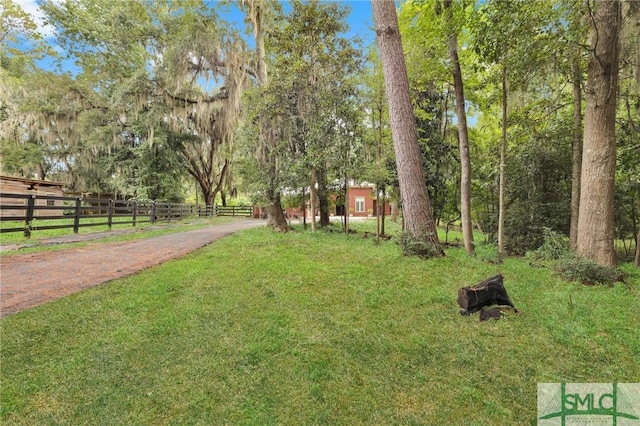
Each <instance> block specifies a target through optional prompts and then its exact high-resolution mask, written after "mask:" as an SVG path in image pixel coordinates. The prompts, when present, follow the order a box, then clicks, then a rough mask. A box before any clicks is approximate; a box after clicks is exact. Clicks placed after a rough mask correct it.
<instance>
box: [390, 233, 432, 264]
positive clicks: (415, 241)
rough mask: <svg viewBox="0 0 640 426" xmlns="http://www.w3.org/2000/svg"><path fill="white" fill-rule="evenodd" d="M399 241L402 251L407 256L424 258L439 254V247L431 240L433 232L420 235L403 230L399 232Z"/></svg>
mask: <svg viewBox="0 0 640 426" xmlns="http://www.w3.org/2000/svg"><path fill="white" fill-rule="evenodd" d="M399 237H400V238H399V242H398V244H400V246H401V247H402V252H403V253H404V254H405V255H406V256H420V257H424V258H429V257H434V256H437V255H438V253H439V250H438V247H436V246H435V245H434V244H433V243H432V242H431V238H430V237H431V233H429V232H423V233H421V234H420V235H418V236H415V235H413V234H411V233H410V232H408V231H402V232H400V234H399Z"/></svg>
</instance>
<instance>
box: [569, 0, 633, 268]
mask: <svg viewBox="0 0 640 426" xmlns="http://www.w3.org/2000/svg"><path fill="white" fill-rule="evenodd" d="M593 6H594V8H595V10H594V11H593V16H592V17H591V19H590V22H591V24H592V28H591V33H590V45H591V50H590V54H591V55H590V58H589V68H588V77H587V90H586V98H587V108H586V111H585V117H584V123H585V125H584V139H583V156H582V184H581V190H580V193H581V194H580V216H579V218H578V239H577V250H578V254H579V255H581V256H583V257H586V258H588V259H591V260H593V261H595V262H597V263H599V264H600V265H603V266H611V267H613V266H616V265H617V259H616V252H615V248H614V237H615V232H614V219H615V211H614V193H615V167H616V133H615V118H616V95H617V93H616V92H617V88H618V67H619V64H618V62H619V55H620V26H621V22H622V13H621V2H620V1H618V0H602V1H598V2H594V3H593Z"/></svg>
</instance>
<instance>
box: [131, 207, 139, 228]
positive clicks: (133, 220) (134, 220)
mask: <svg viewBox="0 0 640 426" xmlns="http://www.w3.org/2000/svg"><path fill="white" fill-rule="evenodd" d="M137 218H138V203H137V202H135V201H134V202H133V211H132V217H131V224H132V225H133V226H134V227H135V226H136V219H137Z"/></svg>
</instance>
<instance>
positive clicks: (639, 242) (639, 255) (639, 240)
mask: <svg viewBox="0 0 640 426" xmlns="http://www.w3.org/2000/svg"><path fill="white" fill-rule="evenodd" d="M636 194H637V201H636V206H635V208H634V209H633V235H635V236H636V256H635V261H634V264H635V266H636V268H638V267H640V231H638V227H637V226H636V223H637V222H638V208H640V183H639V184H638V185H637V192H636Z"/></svg>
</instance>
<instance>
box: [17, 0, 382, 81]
mask: <svg viewBox="0 0 640 426" xmlns="http://www.w3.org/2000/svg"><path fill="white" fill-rule="evenodd" d="M14 1H15V2H16V3H17V4H19V5H20V6H21V7H22V8H23V9H24V10H25V11H26V12H28V13H30V14H31V15H32V16H33V17H34V18H35V20H36V22H38V24H39V25H40V32H41V33H42V34H43V35H44V36H45V37H46V38H47V39H50V40H52V41H53V35H54V34H53V28H50V27H47V26H45V25H44V24H43V22H42V16H43V15H42V12H41V11H40V9H39V7H38V1H39V0H14ZM54 1H56V2H62V1H63V0H54ZM114 1H121V0H114ZM124 1H126V0H124ZM327 1H332V2H336V3H340V4H341V5H344V6H347V7H349V8H350V9H351V13H350V15H349V18H348V19H347V22H348V24H349V27H350V32H349V33H348V36H349V37H351V36H353V37H355V36H358V37H359V38H360V39H361V40H362V41H363V46H362V47H363V49H364V50H365V51H366V50H367V49H368V47H369V46H370V45H371V44H373V43H374V42H375V34H374V31H373V29H372V28H373V17H372V10H371V1H370V0H327ZM238 18H239V20H240V22H241V21H242V17H240V16H238ZM52 45H53V47H54V49H56V48H57V49H58V53H60V54H62V53H64V52H61V51H60V50H59V48H58V47H57V46H56V45H55V44H54V43H52ZM39 66H41V67H43V68H47V69H52V68H53V62H52V60H51V59H49V60H43V61H40V62H39ZM72 68H73V61H68V62H66V63H63V71H71V70H72Z"/></svg>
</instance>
